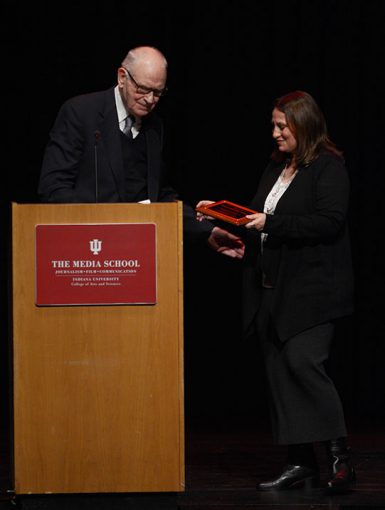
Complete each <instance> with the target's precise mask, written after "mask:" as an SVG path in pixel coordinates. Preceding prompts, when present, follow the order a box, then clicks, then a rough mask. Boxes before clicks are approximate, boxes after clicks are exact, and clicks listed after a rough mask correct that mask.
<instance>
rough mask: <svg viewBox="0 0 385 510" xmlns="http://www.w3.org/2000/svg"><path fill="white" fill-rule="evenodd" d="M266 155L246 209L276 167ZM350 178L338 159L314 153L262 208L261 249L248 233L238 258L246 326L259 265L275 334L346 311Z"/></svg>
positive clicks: (259, 197)
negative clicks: (268, 207)
mask: <svg viewBox="0 0 385 510" xmlns="http://www.w3.org/2000/svg"><path fill="white" fill-rule="evenodd" d="M283 166H284V165H283V163H282V164H277V163H274V162H271V163H270V164H269V165H268V167H267V168H266V170H265V172H264V173H263V175H262V178H261V181H260V184H259V187H258V191H257V193H256V195H255V197H254V199H253V200H252V202H251V204H250V207H251V208H252V209H255V210H258V211H263V207H264V202H265V199H266V197H267V195H268V193H269V192H270V190H271V188H272V186H273V185H274V183H275V181H276V180H277V178H278V176H279V174H280V173H281V171H282V169H283ZM349 189H350V184H349V179H348V175H347V171H346V168H345V165H344V163H343V161H342V160H341V159H340V158H338V157H336V156H335V155H333V154H330V153H323V154H321V155H320V156H319V157H318V158H317V159H316V160H315V161H314V162H313V163H312V164H311V165H309V166H307V167H303V168H300V169H299V171H298V174H297V175H296V177H295V178H294V180H293V181H292V183H291V184H290V186H289V188H288V189H287V190H286V191H285V193H284V194H283V196H282V197H281V199H280V200H279V202H278V204H277V207H276V210H275V213H274V215H267V218H266V223H265V227H264V232H266V233H267V234H268V238H267V240H266V242H265V244H264V249H263V255H261V250H260V235H259V234H258V233H257V232H256V231H253V232H248V233H247V235H248V239H247V247H246V253H245V261H244V262H245V263H244V305H243V310H244V327H245V330H246V334H247V331H250V332H251V331H252V326H253V323H254V319H255V316H256V313H257V310H258V306H259V299H260V294H261V282H262V271H263V272H264V273H265V274H266V275H267V277H268V279H269V280H270V281H271V282H272V283H273V285H274V289H275V290H274V298H273V305H272V310H271V315H272V318H273V322H274V325H275V327H276V331H277V333H278V336H279V338H280V339H281V340H282V341H285V340H287V339H288V338H290V337H291V336H293V335H295V334H297V333H299V332H301V331H303V330H305V329H307V328H310V327H312V326H315V325H317V324H320V323H323V322H326V321H330V320H333V319H336V318H338V317H342V316H344V315H348V314H350V313H352V311H353V271H352V261H351V253H350V241H349V236H348V227H347V221H346V215H347V210H348V200H349Z"/></svg>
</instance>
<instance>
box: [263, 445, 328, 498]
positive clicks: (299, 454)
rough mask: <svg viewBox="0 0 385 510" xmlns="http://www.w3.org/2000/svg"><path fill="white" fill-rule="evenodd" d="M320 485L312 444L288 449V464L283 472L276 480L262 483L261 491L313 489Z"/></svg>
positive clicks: (293, 446) (292, 446)
mask: <svg viewBox="0 0 385 510" xmlns="http://www.w3.org/2000/svg"><path fill="white" fill-rule="evenodd" d="M318 483H319V469H318V465H317V460H316V457H315V453H314V449H313V445H312V444H311V443H305V444H293V445H289V447H288V454H287V463H286V466H285V467H284V469H283V472H282V473H281V474H280V475H279V476H278V477H277V478H276V479H274V480H269V481H267V482H262V483H260V484H259V485H258V486H257V489H258V490H260V491H273V490H284V489H294V488H299V487H305V488H311V487H314V486H316V485H318Z"/></svg>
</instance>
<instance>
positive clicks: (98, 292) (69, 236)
mask: <svg viewBox="0 0 385 510" xmlns="http://www.w3.org/2000/svg"><path fill="white" fill-rule="evenodd" d="M155 303H156V225H155V224H153V223H123V224H77V225H36V305H38V306H63V305H113V304H115V305H124V304H155Z"/></svg>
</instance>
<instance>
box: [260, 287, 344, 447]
mask: <svg viewBox="0 0 385 510" xmlns="http://www.w3.org/2000/svg"><path fill="white" fill-rule="evenodd" d="M273 292H274V289H264V290H263V296H262V303H261V307H260V310H259V312H258V318H257V327H258V334H259V338H260V342H261V348H262V352H263V355H264V361H265V368H266V375H267V380H268V386H269V391H270V395H269V406H270V413H271V421H272V428H273V437H274V440H275V441H276V442H277V443H278V444H298V443H311V442H318V441H326V440H329V439H335V438H337V437H342V436H346V426H345V419H344V413H343V408H342V404H341V400H340V398H339V395H338V393H337V390H336V388H335V386H334V383H333V381H332V380H331V378H330V377H329V376H328V374H327V373H326V369H325V366H324V363H325V361H326V360H327V359H328V357H329V352H330V346H331V342H332V340H333V336H334V324H333V323H331V322H328V323H324V324H320V325H317V326H315V327H313V328H310V329H307V330H305V331H303V332H301V333H299V334H298V335H295V336H293V337H292V338H290V339H289V340H287V341H286V342H281V341H280V340H279V339H278V337H277V335H276V333H275V329H274V324H273V323H272V320H271V315H270V304H271V300H272V296H273ZM298 313H301V311H300V310H298Z"/></svg>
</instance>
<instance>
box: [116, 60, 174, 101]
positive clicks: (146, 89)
mask: <svg viewBox="0 0 385 510" xmlns="http://www.w3.org/2000/svg"><path fill="white" fill-rule="evenodd" d="M123 69H124V70H125V71H126V73H127V75H128V77H129V78H130V80H131V81H132V83H133V84H134V85H135V87H136V93H137V94H142V95H143V96H146V95H147V94H151V93H152V94H154V96H155V97H162V96H164V95H165V93H166V92H167V87H164V89H162V90H159V89H150V88H149V87H145V86H144V85H140V83H138V82H137V81H136V80H135V78H134V77H133V76H132V74H131V73H130V71H129V70H128V69H126V68H125V67H123Z"/></svg>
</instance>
